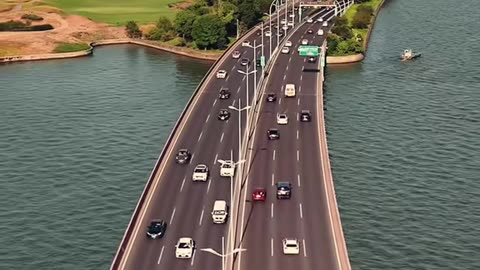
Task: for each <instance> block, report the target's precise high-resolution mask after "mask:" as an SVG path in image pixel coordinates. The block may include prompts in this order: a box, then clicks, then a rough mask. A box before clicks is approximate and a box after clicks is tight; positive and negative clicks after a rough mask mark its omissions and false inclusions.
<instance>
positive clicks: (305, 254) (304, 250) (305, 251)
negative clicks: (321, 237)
mask: <svg viewBox="0 0 480 270" xmlns="http://www.w3.org/2000/svg"><path fill="white" fill-rule="evenodd" d="M303 256H304V257H307V246H306V245H305V239H303Z"/></svg>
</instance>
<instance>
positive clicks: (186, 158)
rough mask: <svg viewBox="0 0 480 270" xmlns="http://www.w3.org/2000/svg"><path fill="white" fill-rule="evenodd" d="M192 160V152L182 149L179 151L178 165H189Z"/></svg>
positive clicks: (176, 158)
mask: <svg viewBox="0 0 480 270" xmlns="http://www.w3.org/2000/svg"><path fill="white" fill-rule="evenodd" d="M191 158H192V154H190V152H188V150H187V149H180V150H178V153H177V156H176V157H175V160H176V161H177V163H178V164H187V163H188V162H190V159H191Z"/></svg>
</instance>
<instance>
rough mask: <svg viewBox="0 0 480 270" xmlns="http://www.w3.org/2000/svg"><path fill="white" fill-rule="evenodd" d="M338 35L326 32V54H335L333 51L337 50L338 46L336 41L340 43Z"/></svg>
mask: <svg viewBox="0 0 480 270" xmlns="http://www.w3.org/2000/svg"><path fill="white" fill-rule="evenodd" d="M340 41H341V40H340V37H339V36H337V35H335V34H332V33H328V35H327V47H328V49H327V53H328V54H335V52H336V51H337V46H338V43H340Z"/></svg>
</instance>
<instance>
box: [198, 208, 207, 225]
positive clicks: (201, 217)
mask: <svg viewBox="0 0 480 270" xmlns="http://www.w3.org/2000/svg"><path fill="white" fill-rule="evenodd" d="M204 212H205V207H204V208H202V213H201V214H200V221H199V222H198V225H200V226H202V220H203V213H204Z"/></svg>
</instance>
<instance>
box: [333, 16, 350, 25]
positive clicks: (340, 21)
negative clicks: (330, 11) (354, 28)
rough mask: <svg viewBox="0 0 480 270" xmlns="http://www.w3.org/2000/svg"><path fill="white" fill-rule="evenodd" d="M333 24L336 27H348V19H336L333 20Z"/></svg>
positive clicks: (343, 17)
mask: <svg viewBox="0 0 480 270" xmlns="http://www.w3.org/2000/svg"><path fill="white" fill-rule="evenodd" d="M333 23H334V24H335V25H336V26H341V25H348V19H347V18H346V17H345V16H342V17H335V19H333Z"/></svg>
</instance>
